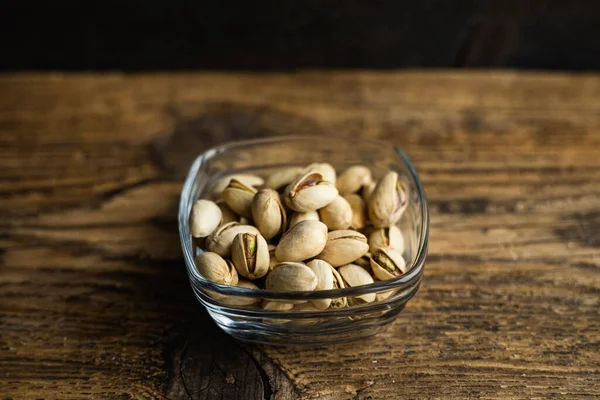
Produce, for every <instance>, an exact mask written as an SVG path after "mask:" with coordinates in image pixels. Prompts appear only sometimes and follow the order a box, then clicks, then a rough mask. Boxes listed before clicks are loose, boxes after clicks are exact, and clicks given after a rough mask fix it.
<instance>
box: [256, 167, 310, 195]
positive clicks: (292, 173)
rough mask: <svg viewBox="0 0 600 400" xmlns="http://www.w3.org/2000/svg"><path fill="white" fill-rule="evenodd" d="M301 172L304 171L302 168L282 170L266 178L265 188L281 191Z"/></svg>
mask: <svg viewBox="0 0 600 400" xmlns="http://www.w3.org/2000/svg"><path fill="white" fill-rule="evenodd" d="M303 170H304V169H303V168H302V167H289V168H282V169H280V170H279V171H277V172H274V173H273V174H272V175H271V176H269V177H268V178H267V181H266V182H265V187H266V188H269V189H274V190H277V191H280V190H283V189H285V187H286V186H287V185H289V184H290V183H291V182H292V181H293V180H294V179H296V178H297V177H298V175H300V174H301V173H302V171H303Z"/></svg>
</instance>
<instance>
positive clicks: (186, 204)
mask: <svg viewBox="0 0 600 400" xmlns="http://www.w3.org/2000/svg"><path fill="white" fill-rule="evenodd" d="M311 138H312V139H318V140H323V137H321V136H315V135H289V136H271V137H268V138H256V139H248V140H237V141H229V142H226V143H223V144H220V145H218V146H215V147H212V148H210V149H208V150H206V151H204V152H203V153H201V154H200V155H199V156H198V157H196V159H195V160H194V162H193V163H192V165H191V167H190V169H189V171H188V174H187V176H186V179H185V182H184V185H183V188H182V190H181V195H180V201H179V214H178V226H179V239H180V242H181V248H182V251H183V258H184V262H185V265H186V268H187V271H188V276H189V279H190V283H191V284H192V285H197V286H199V287H200V288H202V289H204V290H210V291H213V292H216V293H218V294H219V295H226V296H234V297H250V298H264V299H268V300H273V299H277V300H317V299H326V298H335V297H348V296H360V295H362V294H368V293H377V292H385V291H388V290H392V289H401V288H404V287H408V286H411V285H412V284H413V283H414V282H415V281H416V280H418V279H420V276H421V275H422V272H423V268H424V264H425V259H426V256H427V249H428V242H429V208H428V203H427V197H426V195H425V191H424V189H423V186H422V184H421V180H420V178H419V175H418V173H417V171H416V169H415V167H414V166H413V164H412V162H411V161H410V160H409V158H408V156H407V155H406V154H405V153H404V151H402V150H401V149H400V148H399V147H398V146H395V145H394V147H393V148H394V152H395V153H396V156H397V157H398V158H400V160H401V161H402V163H403V164H404V165H405V166H406V167H407V169H408V171H409V173H410V177H411V178H412V179H413V181H414V184H415V187H416V190H417V195H418V197H419V199H420V200H421V207H420V208H421V210H420V211H421V215H422V218H421V232H422V235H421V239H420V241H419V244H418V247H417V254H416V256H415V259H414V262H413V263H412V265H411V268H410V269H409V272H408V273H406V274H403V275H401V276H399V277H397V278H393V279H389V280H385V281H375V282H374V283H370V284H368V285H362V286H355V287H347V288H342V289H330V290H315V291H294V292H275V291H269V290H266V289H258V290H257V289H249V288H241V287H238V286H231V285H224V284H220V283H215V282H212V281H209V280H207V279H206V278H204V277H203V276H202V275H200V273H199V272H198V271H197V270H196V268H195V267H194V265H195V263H194V254H193V248H192V239H191V235H190V234H189V209H190V207H191V204H192V202H193V201H195V199H191V198H190V197H191V193H192V189H193V187H194V183H195V179H196V175H197V172H198V171H199V169H200V168H201V167H202V165H203V164H204V163H205V162H206V161H208V160H210V159H211V158H213V157H214V156H216V155H217V154H220V153H223V152H226V151H228V150H230V149H232V148H235V147H243V146H248V145H260V144H269V143H275V142H286V141H288V142H291V141H294V140H310V139H311ZM326 140H341V141H346V142H348V141H352V142H353V143H356V142H367V143H371V144H375V145H378V146H384V147H387V148H389V143H386V142H383V141H379V140H373V139H366V138H362V137H361V138H352V139H349V138H346V137H340V136H334V135H327V137H326ZM226 307H231V308H243V307H244V306H226Z"/></svg>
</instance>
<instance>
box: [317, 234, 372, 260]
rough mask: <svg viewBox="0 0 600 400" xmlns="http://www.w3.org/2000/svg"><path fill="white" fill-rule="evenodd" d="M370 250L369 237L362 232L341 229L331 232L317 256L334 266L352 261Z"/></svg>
mask: <svg viewBox="0 0 600 400" xmlns="http://www.w3.org/2000/svg"><path fill="white" fill-rule="evenodd" d="M367 251H369V245H368V244H367V238H366V237H365V235H363V234H362V233H360V232H357V231H351V230H339V231H332V232H329V234H328V235H327V243H326V244H325V248H324V249H323V251H322V252H321V253H320V254H319V255H318V256H317V258H319V259H321V260H323V261H326V262H328V263H329V264H331V265H333V266H334V267H338V266H340V265H344V264H348V263H351V262H352V261H354V260H356V259H358V258H360V257H362V256H363V255H364V254H365V253H366V252H367Z"/></svg>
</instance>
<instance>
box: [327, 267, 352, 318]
mask: <svg viewBox="0 0 600 400" xmlns="http://www.w3.org/2000/svg"><path fill="white" fill-rule="evenodd" d="M331 272H332V273H333V288H334V289H343V288H345V287H346V285H345V284H344V279H343V278H342V276H341V275H340V273H339V272H337V270H336V269H335V268H333V267H331ZM347 303H348V302H347V301H346V298H345V297H334V298H333V299H331V306H330V307H331V308H342V307H346V304H347Z"/></svg>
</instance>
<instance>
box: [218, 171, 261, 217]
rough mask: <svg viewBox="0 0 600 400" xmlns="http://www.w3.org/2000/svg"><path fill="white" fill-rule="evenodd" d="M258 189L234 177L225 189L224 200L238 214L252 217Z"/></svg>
mask: <svg viewBox="0 0 600 400" xmlns="http://www.w3.org/2000/svg"><path fill="white" fill-rule="evenodd" d="M255 194H256V189H254V188H253V187H252V186H248V185H246V184H244V183H242V182H240V181H238V180H237V179H232V180H231V182H229V186H227V187H226V188H225V190H223V200H225V203H227V205H228V206H229V208H231V209H232V210H233V211H234V212H235V213H236V214H239V215H240V216H242V217H244V218H246V219H250V218H252V199H253V198H254V195H255Z"/></svg>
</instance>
